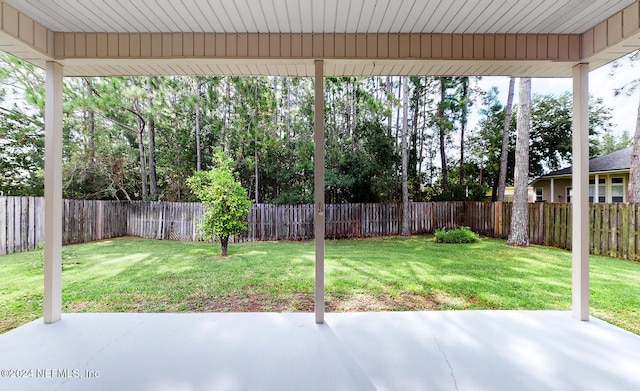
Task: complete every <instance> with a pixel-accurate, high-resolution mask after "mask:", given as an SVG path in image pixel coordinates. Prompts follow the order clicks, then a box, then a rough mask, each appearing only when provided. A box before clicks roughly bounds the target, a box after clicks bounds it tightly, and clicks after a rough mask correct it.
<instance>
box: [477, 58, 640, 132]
mask: <svg viewBox="0 0 640 391" xmlns="http://www.w3.org/2000/svg"><path fill="white" fill-rule="evenodd" d="M618 64H619V67H617V68H615V69H614V68H613V66H612V65H610V64H609V65H605V66H602V67H600V68H598V69H595V70H593V71H591V72H589V94H591V95H593V96H594V97H599V98H602V99H603V102H604V104H605V106H607V107H609V108H611V109H612V112H611V114H612V116H613V117H612V120H611V122H612V123H613V124H614V128H613V133H614V134H615V135H617V136H619V135H620V134H622V132H623V131H625V130H627V131H628V132H629V135H630V136H631V137H633V134H634V132H635V129H636V117H637V113H638V104H639V103H640V97H639V93H638V92H635V93H634V94H632V95H631V96H627V95H626V94H621V95H618V96H615V94H614V89H615V88H620V87H622V86H623V85H625V84H627V83H629V82H631V81H632V80H634V79H638V78H640V72H639V71H640V64H632V63H631V61H630V60H629V59H628V58H626V57H623V58H622V59H620V60H618ZM479 85H480V87H482V88H483V89H488V88H490V87H491V86H496V87H498V90H499V97H500V101H501V102H502V103H503V104H504V103H506V101H507V92H508V88H509V78H507V77H483V78H482V80H481V81H480V82H479ZM572 90H573V80H572V79H571V78H545V79H541V78H538V79H532V80H531V92H532V94H552V95H555V96H558V95H560V94H562V93H563V92H565V91H568V92H569V93H571V92H572ZM517 99H518V84H517V82H516V87H515V94H514V103H515V102H516V101H517Z"/></svg>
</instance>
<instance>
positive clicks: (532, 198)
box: [487, 186, 536, 202]
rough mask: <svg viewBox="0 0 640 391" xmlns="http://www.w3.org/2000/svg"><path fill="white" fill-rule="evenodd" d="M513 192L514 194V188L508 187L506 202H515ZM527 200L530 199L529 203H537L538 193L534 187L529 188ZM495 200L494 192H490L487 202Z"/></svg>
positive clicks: (505, 190)
mask: <svg viewBox="0 0 640 391" xmlns="http://www.w3.org/2000/svg"><path fill="white" fill-rule="evenodd" d="M513 192H514V188H513V186H507V187H505V188H504V202H513ZM527 193H528V194H527V196H528V197H527V198H528V199H529V202H535V201H536V193H535V191H534V190H533V187H531V186H529V187H528V188H527ZM492 198H493V191H492V190H489V191H488V192H487V201H491V199H492Z"/></svg>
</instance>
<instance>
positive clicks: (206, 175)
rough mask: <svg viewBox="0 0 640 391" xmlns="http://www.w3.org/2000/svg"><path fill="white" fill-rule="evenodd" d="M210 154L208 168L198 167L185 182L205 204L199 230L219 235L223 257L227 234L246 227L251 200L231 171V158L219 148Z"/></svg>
mask: <svg viewBox="0 0 640 391" xmlns="http://www.w3.org/2000/svg"><path fill="white" fill-rule="evenodd" d="M214 158H215V162H214V167H213V168H212V169H211V170H209V171H198V172H196V173H195V174H194V175H193V176H192V177H190V178H189V179H188V180H187V182H188V183H189V186H190V187H191V189H193V192H194V193H195V194H196V196H197V197H198V198H199V199H200V200H201V201H202V203H203V204H204V206H205V213H204V216H203V217H202V221H201V223H200V232H201V234H202V235H203V237H204V238H205V239H215V238H218V239H220V243H221V245H222V256H223V257H224V256H227V247H228V246H229V237H230V236H231V235H236V234H239V233H241V232H244V231H246V230H247V229H248V224H247V222H246V217H247V214H248V213H249V210H250V209H251V204H252V202H251V200H249V199H248V198H247V191H246V190H245V189H244V188H243V187H242V185H241V184H240V182H238V181H237V180H236V178H235V177H234V175H233V170H232V169H231V164H232V160H231V159H229V158H228V157H226V156H225V154H224V153H223V152H222V151H220V150H217V151H216V153H215V157H214Z"/></svg>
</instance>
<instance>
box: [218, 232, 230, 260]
mask: <svg viewBox="0 0 640 391" xmlns="http://www.w3.org/2000/svg"><path fill="white" fill-rule="evenodd" d="M220 245H221V247H222V256H223V257H226V256H227V255H228V251H227V249H228V247H229V237H228V236H223V237H221V238H220Z"/></svg>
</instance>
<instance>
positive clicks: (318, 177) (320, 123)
mask: <svg viewBox="0 0 640 391" xmlns="http://www.w3.org/2000/svg"><path fill="white" fill-rule="evenodd" d="M315 71H316V72H315V103H314V104H315V124H314V132H313V133H314V134H313V142H314V155H313V172H314V199H315V227H314V233H315V246H316V248H315V250H316V284H315V286H316V292H315V313H316V323H324V61H322V60H316V61H315Z"/></svg>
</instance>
